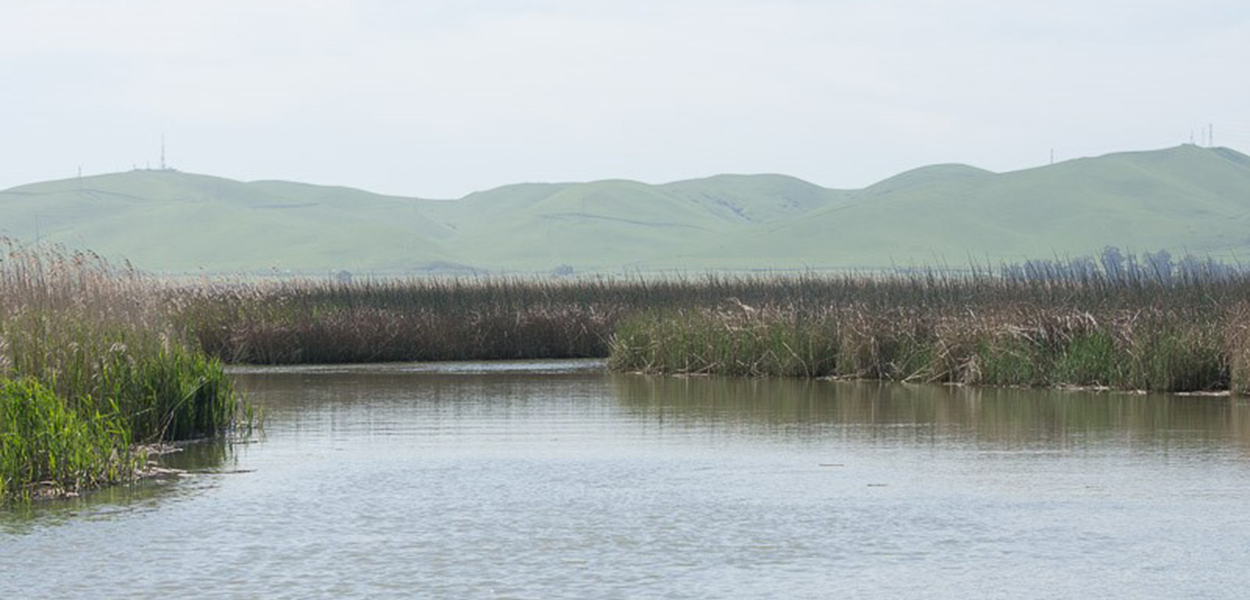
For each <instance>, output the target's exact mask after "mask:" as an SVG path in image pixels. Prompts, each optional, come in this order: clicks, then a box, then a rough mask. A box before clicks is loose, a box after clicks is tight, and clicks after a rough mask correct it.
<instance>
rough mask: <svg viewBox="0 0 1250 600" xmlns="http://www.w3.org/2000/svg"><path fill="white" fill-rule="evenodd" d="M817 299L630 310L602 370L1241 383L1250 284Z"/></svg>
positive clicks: (905, 281) (890, 292)
mask: <svg viewBox="0 0 1250 600" xmlns="http://www.w3.org/2000/svg"><path fill="white" fill-rule="evenodd" d="M843 283H844V284H846V286H847V287H849V288H853V289H854V290H856V292H851V293H839V294H835V296H836V297H832V298H829V299H821V298H819V297H811V296H803V297H801V298H799V299H797V300H796V299H784V298H783V299H780V300H775V301H774V300H770V301H767V302H765V303H763V304H760V305H756V306H751V305H748V304H746V303H744V302H742V301H740V300H737V299H736V298H731V300H730V301H728V302H725V303H722V305H720V306H717V307H707V306H703V307H691V308H680V309H674V310H653V311H645V312H642V313H638V314H636V315H634V316H632V317H630V318H628V319H625V320H624V321H622V322H621V323H620V325H619V326H618V329H617V333H616V336H615V338H614V341H613V345H612V352H611V359H610V363H609V364H610V366H611V367H612V368H613V369H616V370H623V371H644V372H651V373H684V374H699V373H709V374H710V373H715V374H729V375H746V376H769V375H778V376H801V377H837V378H857V379H882V380H892V381H925V382H942V383H962V384H986V385H1014V386H1093V387H1110V388H1117V389H1142V390H1158V391H1198V390H1227V389H1230V388H1231V389H1232V390H1233V391H1235V392H1240V393H1245V392H1246V391H1247V390H1248V389H1250V333H1248V331H1247V325H1248V324H1250V321H1248V320H1247V317H1250V309H1248V308H1247V306H1248V305H1247V301H1246V299H1247V298H1250V278H1247V277H1246V276H1244V275H1241V274H1228V273H1224V274H1221V275H1219V276H1210V277H1192V278H1169V279H1166V280H1165V279H1162V278H1148V277H1144V276H1143V277H1137V278H1108V277H1105V276H1102V275H1101V274H1099V273H1093V274H1088V273H1087V274H1086V275H1085V276H1083V277H1079V278H1073V277H1062V276H1059V277H1046V278H1014V277H1006V276H1002V275H993V274H988V273H986V274H974V275H972V276H963V277H938V276H933V275H910V276H895V277H886V278H876V279H873V280H870V281H858V282H857V281H844V282H843Z"/></svg>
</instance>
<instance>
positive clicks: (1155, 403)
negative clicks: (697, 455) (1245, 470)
mask: <svg viewBox="0 0 1250 600" xmlns="http://www.w3.org/2000/svg"><path fill="white" fill-rule="evenodd" d="M612 386H613V390H614V392H615V397H616V399H617V401H619V402H620V403H621V404H622V405H623V406H625V407H627V408H629V409H630V410H632V411H634V412H635V413H636V414H638V415H642V416H646V417H648V418H652V419H659V420H670V421H676V422H686V423H689V424H692V425H698V426H701V427H725V426H732V427H741V428H745V429H746V430H748V431H756V432H758V433H759V434H761V435H774V436H777V435H781V436H795V435H829V434H830V433H831V431H832V432H836V430H838V429H844V430H846V431H848V432H850V433H855V432H858V433H859V434H860V435H865V436H869V437H873V438H889V439H891V440H893V441H896V442H914V443H918V444H930V443H933V442H934V441H935V440H939V439H940V440H941V441H943V442H944V443H976V444H982V445H992V446H999V447H1004V448H1010V447H1049V448H1054V449H1058V448H1065V447H1071V446H1073V445H1075V444H1088V443H1093V442H1097V441H1100V440H1102V441H1104V442H1111V441H1121V442H1124V443H1126V444H1127V447H1139V448H1157V447H1160V446H1163V447H1166V446H1169V445H1176V444H1180V445H1185V446H1204V445H1205V446H1209V447H1213V448H1220V447H1224V446H1226V445H1228V444H1235V445H1237V446H1238V447H1241V448H1243V449H1250V403H1248V402H1247V401H1246V400H1236V399H1234V400H1230V399H1229V398H1227V397H1211V396H1172V395H1164V394H1126V393H1112V392H1089V391H1068V390H1033V389H1001V388H973V387H957V386H944V385H899V384H888V383H876V382H841V381H837V382H835V381H811V380H795V379H772V380H747V379H736V378H719V377H690V378H676V377H644V376H636V375H615V376H612Z"/></svg>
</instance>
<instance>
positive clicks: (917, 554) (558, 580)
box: [0, 362, 1250, 599]
mask: <svg viewBox="0 0 1250 600" xmlns="http://www.w3.org/2000/svg"><path fill="white" fill-rule="evenodd" d="M235 377H236V379H237V381H238V384H239V387H240V389H243V390H245V391H246V393H247V394H248V395H249V397H250V399H251V400H252V401H253V402H254V403H255V404H256V405H258V406H260V407H262V408H263V410H264V412H265V415H266V422H265V428H264V433H263V435H261V436H259V437H258V439H256V440H254V443H248V444H236V445H233V446H221V445H216V446H214V445H199V446H191V447H188V448H187V450H185V451H184V452H183V453H180V454H175V455H171V456H169V457H166V458H165V459H164V460H165V461H166V463H167V464H168V465H169V466H172V467H176V468H183V469H187V470H189V471H191V472H192V473H193V474H192V475H191V476H188V477H182V478H178V479H176V480H172V481H162V482H150V483H145V484H142V485H139V486H133V487H127V488H118V489H115V490H110V491H107V492H104V493H101V494H96V495H92V496H90V497H88V498H84V499H81V500H78V501H74V502H67V503H63V504H58V505H42V506H38V507H35V508H33V509H31V511H29V513H28V514H20V513H18V512H14V511H10V512H9V513H6V514H4V515H3V516H0V523H3V525H0V556H2V557H3V562H0V598H21V597H38V598H45V597H72V598H117V597H125V598H144V597H147V598H167V597H181V596H186V595H188V594H190V595H194V596H197V597H210V598H212V597H216V598H253V597H263V598H303V597H309V596H316V597H334V598H379V597H383V598H384V597H392V598H408V597H434V598H653V597H654V598H779V597H784V598H829V597H849V598H856V597H860V598H921V597H923V598H961V599H962V598H967V597H995V598H1017V597H1028V598H1072V597H1099V598H1108V597H1120V598H1185V597H1200V598H1206V597H1239V596H1240V595H1242V593H1243V592H1244V590H1245V589H1246V588H1247V587H1248V586H1250V575H1248V574H1247V572H1246V571H1245V569H1244V565H1245V564H1246V562H1247V560H1250V511H1247V510H1245V507H1246V506H1247V504H1248V503H1250V461H1248V460H1247V449H1248V448H1250V443H1248V442H1247V438H1248V435H1247V434H1248V432H1250V417H1247V413H1248V407H1247V405H1246V403H1245V402H1244V401H1241V400H1230V399H1228V398H1211V397H1177V396H1158V395H1133V394H1111V393H1085V392H1053V391H1035V390H999V389H969V388H953V387H944V386H901V385H883V384H868V383H839V382H819V381H797V380H762V381H750V380H735V379H718V378H688V379H678V378H652V377H643V376H635V375H610V374H607V373H605V372H603V370H602V365H601V364H600V363H594V362H577V363H561V362H550V363H519V364H518V363H508V364H491V365H475V364H471V363H459V364H452V365H443V366H439V365H392V366H386V367H377V368H375V367H360V366H357V367H319V368H307V369H305V368H284V369H272V370H271V369H246V370H238V371H236V372H235Z"/></svg>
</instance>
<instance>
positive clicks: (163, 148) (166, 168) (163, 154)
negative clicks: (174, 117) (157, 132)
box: [161, 133, 169, 171]
mask: <svg viewBox="0 0 1250 600" xmlns="http://www.w3.org/2000/svg"><path fill="white" fill-rule="evenodd" d="M168 169H169V167H166V166H165V134H163V133H162V134H161V170H162V171H165V170H168Z"/></svg>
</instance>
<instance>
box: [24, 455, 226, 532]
mask: <svg viewBox="0 0 1250 600" xmlns="http://www.w3.org/2000/svg"><path fill="white" fill-rule="evenodd" d="M237 445H238V444H237V443H236V442H234V441H230V440H212V441H197V442H189V443H184V444H179V445H178V446H175V447H174V448H173V449H172V451H168V452H166V453H164V454H160V455H154V456H152V457H151V458H150V462H152V463H153V464H155V465H156V466H158V467H161V468H164V469H172V470H175V471H177V473H170V474H166V475H161V476H158V477H153V478H149V479H142V480H139V481H137V482H134V483H131V484H128V485H120V486H113V487H106V488H102V489H98V490H91V491H88V492H85V493H83V494H82V495H80V496H78V497H75V498H64V499H57V500H46V501H39V502H34V503H31V504H15V505H12V506H9V507H8V508H6V509H0V532H7V533H18V532H29V531H32V530H33V529H34V528H36V527H43V526H57V525H64V524H67V523H73V522H75V521H79V520H112V519H117V518H119V517H122V516H125V515H127V514H130V513H134V512H140V511H149V510H156V509H158V508H159V507H160V506H161V503H162V502H169V501H174V500H176V499H177V498H179V497H185V496H186V495H188V494H195V493H201V492H203V491H204V490H207V489H211V488H212V487H213V486H214V484H215V479H214V477H213V476H214V475H217V474H220V473H223V472H229V470H230V469H231V468H232V467H234V466H235V465H236V464H237V458H236V452H235V448H236V447H237Z"/></svg>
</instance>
